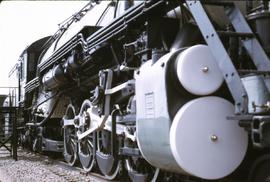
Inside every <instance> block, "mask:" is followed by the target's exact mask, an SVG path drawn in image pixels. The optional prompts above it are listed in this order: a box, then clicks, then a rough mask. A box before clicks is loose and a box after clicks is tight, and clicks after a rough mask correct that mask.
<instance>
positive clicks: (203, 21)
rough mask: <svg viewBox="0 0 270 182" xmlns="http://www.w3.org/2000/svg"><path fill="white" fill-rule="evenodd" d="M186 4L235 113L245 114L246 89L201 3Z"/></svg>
mask: <svg viewBox="0 0 270 182" xmlns="http://www.w3.org/2000/svg"><path fill="white" fill-rule="evenodd" d="M186 4H187V6H188V8H189V10H190V12H191V13H192V15H193V17H194V19H195V21H196V23H197V25H198V27H199V28H200V31H201V33H202V35H203V37H204V39H205V41H206V43H207V45H208V47H209V48H210V50H211V52H212V54H213V56H214V58H215V60H216V61H217V63H218V66H219V68H220V70H221V72H222V73H223V76H224V79H225V81H226V83H227V85H228V88H229V90H230V92H231V94H232V96H233V99H234V101H235V113H236V114H246V113H247V112H248V97H247V93H246V90H245V88H244V86H243V84H242V81H241V79H240V76H239V74H238V73H237V70H236V69H235V67H234V65H233V63H232V60H231V58H230V56H229V55H228V53H227V51H226V49H225V48H224V45H223V43H222V42H221V40H220V38H219V36H218V34H217V32H216V30H215V28H214V26H213V25H212V23H211V21H210V20H209V18H208V16H207V14H206V12H205V10H204V8H203V5H202V3H201V2H200V1H198V0H192V1H191V0H186Z"/></svg>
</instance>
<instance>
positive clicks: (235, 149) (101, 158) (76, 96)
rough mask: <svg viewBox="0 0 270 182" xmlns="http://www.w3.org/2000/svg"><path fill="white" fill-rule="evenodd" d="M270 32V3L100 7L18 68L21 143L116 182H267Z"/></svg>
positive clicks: (76, 18)
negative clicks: (123, 181)
mask: <svg viewBox="0 0 270 182" xmlns="http://www.w3.org/2000/svg"><path fill="white" fill-rule="evenodd" d="M269 32H270V12H269V1H249V0H246V1H235V2H234V1H217V0H216V1H212V0H201V1H199V0H187V1H184V0H170V1H168V0H159V1H156V0H147V1H134V0H123V1H120V0H112V1H99V0H95V1H94V0H91V1H90V2H89V3H88V4H87V5H86V6H85V7H83V8H82V9H81V10H80V11H79V12H77V13H76V14H74V15H73V16H72V17H70V18H69V19H67V20H66V21H65V22H64V23H62V24H61V25H60V28H59V30H58V31H57V32H56V33H55V34H54V35H52V36H49V37H45V38H42V39H40V40H37V41H36V42H34V43H32V44H31V45H30V46H28V47H27V48H26V49H25V50H24V52H23V53H22V54H21V56H20V58H19V63H18V71H19V73H20V74H19V83H20V85H19V87H20V92H19V103H20V106H21V107H22V108H24V111H23V116H24V121H25V129H24V132H23V133H22V135H21V139H22V144H23V145H24V146H26V147H29V148H30V149H32V150H34V151H37V152H44V151H53V152H62V153H63V155H64V158H65V160H66V161H67V163H69V164H70V165H75V164H76V163H77V162H78V161H79V162H80V164H81V166H82V167H83V168H84V169H85V171H92V170H96V169H99V171H100V172H101V173H102V174H103V175H104V176H105V177H106V178H108V179H115V178H116V177H118V176H121V175H123V174H128V175H129V177H130V179H131V180H132V181H151V180H154V181H155V180H160V181H166V180H167V181H203V180H218V181H228V180H242V181H247V180H250V181H252V182H259V181H267V180H268V181H269V179H270V171H269V166H270V157H269V149H268V148H269V146H270V92H269V91H270V77H269V74H270V61H269V55H270V34H269ZM241 164H242V165H241Z"/></svg>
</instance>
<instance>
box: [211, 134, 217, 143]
mask: <svg viewBox="0 0 270 182" xmlns="http://www.w3.org/2000/svg"><path fill="white" fill-rule="evenodd" d="M210 139H211V141H212V142H216V141H217V140H218V137H217V136H216V135H211V137H210Z"/></svg>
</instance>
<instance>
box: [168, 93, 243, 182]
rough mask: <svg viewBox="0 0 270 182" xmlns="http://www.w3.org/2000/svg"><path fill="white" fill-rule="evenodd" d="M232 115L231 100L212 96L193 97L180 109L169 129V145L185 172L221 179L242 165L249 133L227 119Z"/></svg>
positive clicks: (205, 177)
mask: <svg viewBox="0 0 270 182" xmlns="http://www.w3.org/2000/svg"><path fill="white" fill-rule="evenodd" d="M233 114H234V106H233V105H232V104H231V103H230V102H228V101H227V100H225V99H223V98H219V97H213V96H211V97H201V98H198V99H194V100H192V101H190V102H188V103H187V104H185V105H184V106H183V107H182V108H181V109H180V110H179V111H178V112H177V114H176V116H175V117H174V119H173V123H172V126H171V130H170V144H171V149H172V153H173V155H174V158H175V160H176V161H177V163H178V165H179V166H180V167H181V168H182V169H183V170H184V171H186V172H187V173H189V174H191V175H194V176H197V177H200V178H204V179H219V178H222V177H225V176H227V175H229V174H230V173H232V172H233V171H234V170H235V169H236V168H237V167H238V166H239V165H240V163H241V162H242V160H243V158H244V156H245V154H246V150H247V146H248V135H247V132H246V131H245V130H244V129H243V128H240V127H239V126H238V122H237V121H233V120H227V119H226V117H227V116H231V115H233ZM211 137H212V138H213V139H211ZM215 137H216V138H215ZM214 139H216V140H214Z"/></svg>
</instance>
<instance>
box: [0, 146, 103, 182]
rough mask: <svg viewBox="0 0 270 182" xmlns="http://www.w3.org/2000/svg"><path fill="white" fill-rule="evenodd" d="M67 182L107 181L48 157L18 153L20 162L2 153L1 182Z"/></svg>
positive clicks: (0, 160) (0, 161) (0, 163)
mask: <svg viewBox="0 0 270 182" xmlns="http://www.w3.org/2000/svg"><path fill="white" fill-rule="evenodd" d="M13 181H14V182H17V181H18V182H36V181H38V182H43V181H44V182H45V181H49V182H54V181H55V182H56V181H57V182H62V181H63V182H65V181H69V182H70V181H82V182H83V181H91V182H92V181H93V182H103V181H106V180H104V179H101V178H100V177H98V176H94V175H91V174H90V175H89V174H87V175H86V174H85V173H83V172H82V170H80V169H78V168H74V169H73V168H71V167H68V166H67V165H64V163H63V164H61V162H58V161H55V160H51V159H50V158H48V157H46V156H41V155H38V154H33V153H29V152H26V151H22V150H19V151H18V161H14V160H13V159H12V158H11V157H10V156H9V155H7V154H1V151H0V182H13Z"/></svg>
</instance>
